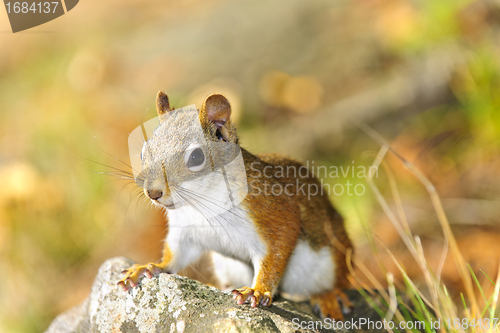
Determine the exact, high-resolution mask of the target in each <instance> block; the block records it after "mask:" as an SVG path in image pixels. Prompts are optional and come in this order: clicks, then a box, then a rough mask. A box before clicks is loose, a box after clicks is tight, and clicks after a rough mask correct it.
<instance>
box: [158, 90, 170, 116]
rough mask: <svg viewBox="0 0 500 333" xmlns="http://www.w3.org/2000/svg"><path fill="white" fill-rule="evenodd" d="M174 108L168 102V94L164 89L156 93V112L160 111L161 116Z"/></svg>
mask: <svg viewBox="0 0 500 333" xmlns="http://www.w3.org/2000/svg"><path fill="white" fill-rule="evenodd" d="M172 109H173V108H171V107H170V103H169V102H168V96H167V94H165V93H164V92H163V91H161V90H160V91H158V95H156V112H158V116H160V118H162V117H161V116H162V115H164V114H165V113H167V112H169V111H172Z"/></svg>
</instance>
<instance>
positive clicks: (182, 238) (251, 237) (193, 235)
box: [168, 206, 267, 263]
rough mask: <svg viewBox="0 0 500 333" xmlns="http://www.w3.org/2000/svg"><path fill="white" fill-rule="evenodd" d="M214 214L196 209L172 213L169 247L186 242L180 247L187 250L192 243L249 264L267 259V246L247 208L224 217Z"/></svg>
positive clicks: (228, 213)
mask: <svg viewBox="0 0 500 333" xmlns="http://www.w3.org/2000/svg"><path fill="white" fill-rule="evenodd" d="M212 215H215V214H203V213H202V212H201V211H200V209H197V208H194V207H192V206H183V207H180V208H178V209H175V210H171V211H168V220H169V222H168V229H169V232H168V242H169V244H172V243H174V244H175V243H182V245H181V246H180V247H182V248H184V250H186V244H189V246H193V247H195V248H199V249H200V250H202V251H208V250H212V251H215V252H218V253H220V254H222V255H224V256H227V257H232V258H235V259H238V260H241V261H243V262H246V263H255V262H256V261H259V260H260V259H262V258H263V257H264V256H265V253H266V251H267V249H266V245H265V244H264V243H263V241H262V240H261V238H260V236H259V234H258V232H257V230H256V229H255V224H254V223H253V222H252V220H251V218H250V216H249V215H248V213H247V212H246V211H245V210H244V209H242V208H241V207H240V206H237V207H234V208H233V209H231V210H229V211H225V212H223V213H222V214H220V215H217V216H212ZM174 244H172V245H174ZM174 247H175V245H174ZM173 250H175V249H173Z"/></svg>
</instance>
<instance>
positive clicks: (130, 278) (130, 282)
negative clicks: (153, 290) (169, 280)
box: [117, 263, 165, 291]
mask: <svg viewBox="0 0 500 333" xmlns="http://www.w3.org/2000/svg"><path fill="white" fill-rule="evenodd" d="M164 269H165V267H163V265H161V264H155V263H149V264H146V265H138V264H134V265H132V267H130V268H128V269H126V270H124V271H123V272H122V273H125V277H124V278H123V279H121V280H120V281H118V283H117V284H118V285H119V286H121V287H122V289H123V290H124V291H127V290H129V289H130V288H131V287H132V288H134V287H136V286H137V284H138V283H139V280H140V278H141V277H142V276H143V275H146V276H147V277H148V278H152V277H153V275H154V274H158V273H161V272H162V271H163V270H164Z"/></svg>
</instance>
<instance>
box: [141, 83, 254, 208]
mask: <svg viewBox="0 0 500 333" xmlns="http://www.w3.org/2000/svg"><path fill="white" fill-rule="evenodd" d="M156 109H157V112H158V118H159V120H160V125H159V126H158V127H157V128H156V130H155V131H154V133H153V135H152V136H151V137H150V138H149V139H148V140H147V141H146V142H145V143H144V146H143V148H142V154H141V159H142V170H143V172H142V183H143V187H144V193H145V194H146V196H147V197H148V198H150V199H151V200H152V201H153V203H155V204H156V205H160V206H162V207H165V208H167V209H175V208H179V207H181V206H184V205H193V203H194V202H199V201H200V197H201V196H207V197H210V196H213V192H214V191H220V190H221V189H219V188H218V187H220V186H223V185H227V182H228V179H229V181H231V179H233V180H234V181H236V179H234V177H240V176H241V175H238V176H235V175H229V178H228V172H227V171H228V170H230V169H229V168H228V165H234V161H235V159H236V158H237V157H238V155H239V156H241V154H240V148H239V146H238V138H237V136H236V129H235V127H234V125H233V124H232V122H231V106H230V104H229V102H228V100H227V99H226V97H224V96H223V95H220V94H213V95H210V96H208V97H207V98H206V99H205V101H204V102H203V104H202V106H201V108H200V109H199V110H196V108H195V107H193V106H191V107H184V108H181V109H177V110H174V109H173V108H172V107H170V103H169V100H168V97H167V95H166V94H165V93H163V92H161V91H160V92H158V95H157V97H156ZM243 169H244V168H243ZM230 173H231V172H230ZM221 176H223V178H221ZM221 179H222V180H223V181H222V184H221ZM224 179H225V181H224ZM245 179H246V178H245ZM245 185H246V184H245ZM222 190H223V189H222ZM193 191H194V192H193ZM211 192H212V193H211ZM226 192H227V190H226Z"/></svg>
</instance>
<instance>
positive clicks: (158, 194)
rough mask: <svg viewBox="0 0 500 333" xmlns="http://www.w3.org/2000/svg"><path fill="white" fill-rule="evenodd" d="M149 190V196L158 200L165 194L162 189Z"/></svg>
mask: <svg viewBox="0 0 500 333" xmlns="http://www.w3.org/2000/svg"><path fill="white" fill-rule="evenodd" d="M147 192H148V197H150V198H151V199H152V200H158V199H160V198H161V196H162V195H163V192H162V191H160V190H147Z"/></svg>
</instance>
